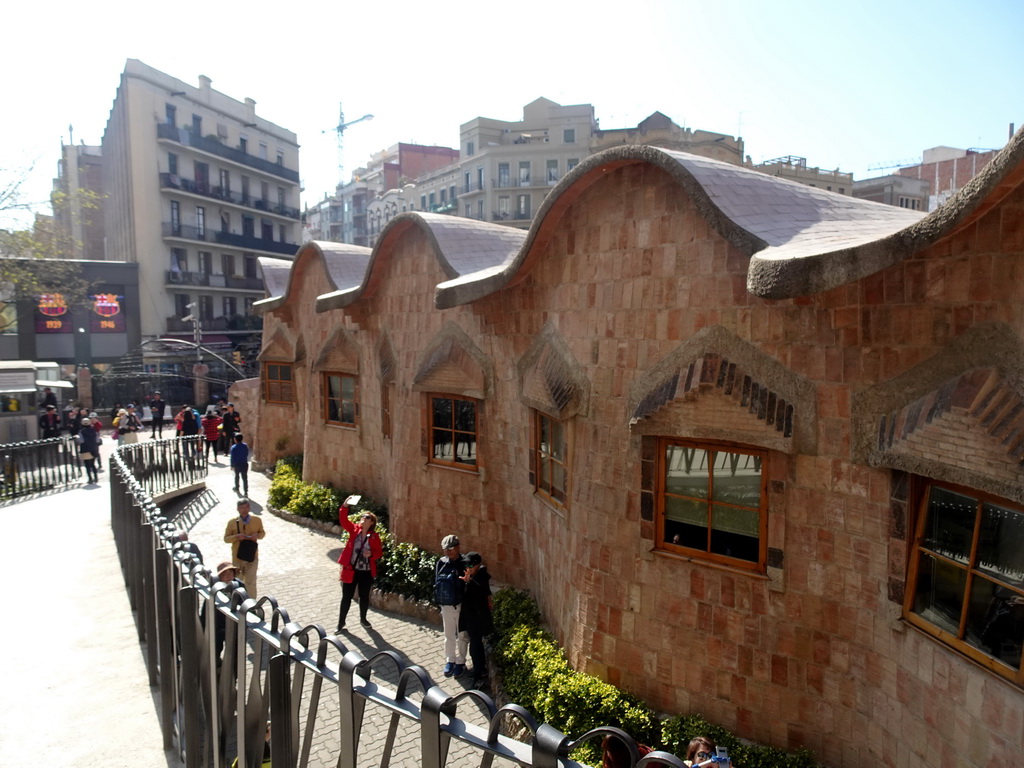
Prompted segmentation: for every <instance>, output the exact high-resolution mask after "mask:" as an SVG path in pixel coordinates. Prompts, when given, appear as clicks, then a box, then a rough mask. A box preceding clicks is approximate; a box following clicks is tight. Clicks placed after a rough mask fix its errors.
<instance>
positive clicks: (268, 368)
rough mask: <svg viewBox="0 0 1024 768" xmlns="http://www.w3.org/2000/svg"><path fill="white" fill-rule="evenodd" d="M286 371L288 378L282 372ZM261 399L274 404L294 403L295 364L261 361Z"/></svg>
mask: <svg viewBox="0 0 1024 768" xmlns="http://www.w3.org/2000/svg"><path fill="white" fill-rule="evenodd" d="M286 370H287V371H288V378H284V377H283V376H282V373H283V372H284V371H286ZM261 373H262V375H263V399H264V401H265V402H267V403H273V404H275V405H295V366H294V365H293V364H292V363H263V366H262V371H261Z"/></svg>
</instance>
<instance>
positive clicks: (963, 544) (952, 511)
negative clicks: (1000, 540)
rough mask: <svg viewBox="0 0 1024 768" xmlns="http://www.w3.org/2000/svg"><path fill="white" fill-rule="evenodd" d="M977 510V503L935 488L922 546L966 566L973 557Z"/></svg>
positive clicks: (951, 492)
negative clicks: (971, 555) (972, 543)
mask: <svg viewBox="0 0 1024 768" xmlns="http://www.w3.org/2000/svg"><path fill="white" fill-rule="evenodd" d="M977 508H978V501H977V499H972V498H971V497H970V496H964V495H963V494H960V493H956V492H954V491H950V490H947V489H946V488H939V487H937V486H932V489H931V493H930V494H929V497H928V513H927V514H928V517H927V520H926V521H925V529H924V536H923V538H922V540H921V545H922V546H924V547H926V548H927V549H930V550H932V551H933V552H937V553H939V554H940V555H945V556H946V557H948V558H949V559H950V560H956V561H957V562H958V563H963V564H965V565H966V564H967V563H968V561H969V559H970V554H971V541H972V540H973V538H974V519H975V517H976V511H977Z"/></svg>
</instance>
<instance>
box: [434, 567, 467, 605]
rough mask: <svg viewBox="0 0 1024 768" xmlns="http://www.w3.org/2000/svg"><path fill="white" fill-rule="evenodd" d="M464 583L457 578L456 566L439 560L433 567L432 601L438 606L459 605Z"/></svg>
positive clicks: (463, 591) (464, 589) (457, 570)
mask: <svg viewBox="0 0 1024 768" xmlns="http://www.w3.org/2000/svg"><path fill="white" fill-rule="evenodd" d="M465 591H466V583H465V582H464V581H463V580H462V579H460V578H459V569H458V564H457V563H456V562H454V561H452V560H447V561H446V560H445V559H444V558H441V559H440V560H438V561H437V565H436V566H435V567H434V600H435V602H436V603H437V604H438V605H459V604H460V603H461V602H462V596H463V594H464V593H465Z"/></svg>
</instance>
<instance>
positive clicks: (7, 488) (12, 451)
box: [0, 435, 82, 499]
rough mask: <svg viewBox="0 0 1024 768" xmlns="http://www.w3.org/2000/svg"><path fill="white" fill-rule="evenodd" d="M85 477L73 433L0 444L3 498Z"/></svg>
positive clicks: (45, 488)
mask: <svg viewBox="0 0 1024 768" xmlns="http://www.w3.org/2000/svg"><path fill="white" fill-rule="evenodd" d="M81 479H82V461H81V459H80V458H79V456H78V445H77V444H76V443H75V439H74V437H72V436H71V435H63V436H61V437H51V438H48V439H46V440H29V441H26V442H22V443H6V444H4V445H0V499H13V498H16V497H18V496H24V495H26V494H29V493H39V492H40V491H48V490H52V489H54V488H60V487H63V486H67V485H69V484H71V483H77V482H78V481H80V480H81Z"/></svg>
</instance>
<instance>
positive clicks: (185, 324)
mask: <svg viewBox="0 0 1024 768" xmlns="http://www.w3.org/2000/svg"><path fill="white" fill-rule="evenodd" d="M199 327H200V328H201V329H202V331H203V333H225V332H228V331H261V330H263V318H262V317H261V316H259V315H225V316H222V317H211V318H207V319H206V320H200V321H199ZM194 330H195V328H194V326H193V325H192V321H191V320H188V321H185V320H182V319H181V318H180V317H177V316H174V317H168V318H167V332H168V333H192V332H193V331H194Z"/></svg>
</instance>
